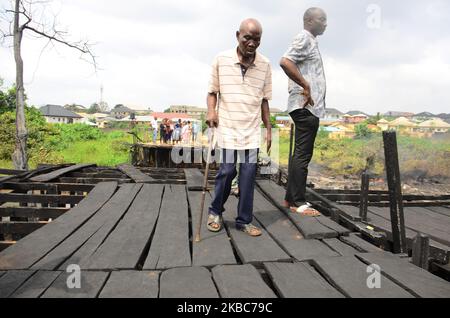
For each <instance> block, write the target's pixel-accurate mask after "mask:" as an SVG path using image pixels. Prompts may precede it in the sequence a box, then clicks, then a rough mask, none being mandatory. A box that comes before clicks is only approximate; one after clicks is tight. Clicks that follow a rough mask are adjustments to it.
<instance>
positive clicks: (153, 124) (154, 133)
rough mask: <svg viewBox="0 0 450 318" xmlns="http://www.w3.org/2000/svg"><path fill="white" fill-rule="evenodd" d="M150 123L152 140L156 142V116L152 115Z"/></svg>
mask: <svg viewBox="0 0 450 318" xmlns="http://www.w3.org/2000/svg"><path fill="white" fill-rule="evenodd" d="M150 124H151V125H152V140H153V143H154V144H156V138H157V137H158V117H153V119H152V120H151V122H150Z"/></svg>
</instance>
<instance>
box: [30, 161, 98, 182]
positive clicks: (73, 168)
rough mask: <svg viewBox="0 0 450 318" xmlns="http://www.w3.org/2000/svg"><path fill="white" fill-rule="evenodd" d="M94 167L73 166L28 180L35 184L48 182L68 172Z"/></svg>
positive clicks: (90, 165)
mask: <svg viewBox="0 0 450 318" xmlns="http://www.w3.org/2000/svg"><path fill="white" fill-rule="evenodd" d="M94 166H96V165H95V164H77V165H73V166H69V167H66V168H62V169H58V170H55V171H52V172H50V173H46V174H41V175H38V176H35V177H32V178H31V179H30V180H31V181H35V182H48V181H51V180H54V179H57V178H59V177H60V176H63V175H65V174H66V173H68V172H71V171H77V170H81V169H83V168H88V167H94Z"/></svg>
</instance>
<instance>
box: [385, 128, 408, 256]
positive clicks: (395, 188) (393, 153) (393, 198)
mask: <svg viewBox="0 0 450 318" xmlns="http://www.w3.org/2000/svg"><path fill="white" fill-rule="evenodd" d="M383 142H384V157H385V162H386V176H387V181H388V188H389V201H390V210H391V224H392V238H393V248H394V251H393V252H394V253H395V254H400V253H406V235H405V219H404V215H403V196H402V188H401V180H400V167H399V163H398V150H397V135H396V133H395V131H383Z"/></svg>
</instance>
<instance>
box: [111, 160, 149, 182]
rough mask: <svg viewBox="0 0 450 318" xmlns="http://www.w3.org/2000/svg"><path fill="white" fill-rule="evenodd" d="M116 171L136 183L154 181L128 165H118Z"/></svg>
mask: <svg viewBox="0 0 450 318" xmlns="http://www.w3.org/2000/svg"><path fill="white" fill-rule="evenodd" d="M117 169H119V170H120V171H122V172H123V173H124V174H126V175H127V176H129V177H130V178H131V179H133V181H134V182H136V183H146V182H152V181H154V179H153V178H152V177H150V176H148V175H146V174H145V173H143V172H141V171H139V170H138V169H137V168H135V167H133V166H132V165H128V164H123V165H119V166H117Z"/></svg>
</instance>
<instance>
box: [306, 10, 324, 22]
mask: <svg viewBox="0 0 450 318" xmlns="http://www.w3.org/2000/svg"><path fill="white" fill-rule="evenodd" d="M317 11H323V10H322V9H321V8H317V7H311V8H309V9H308V10H306V11H305V14H304V15H303V21H308V20H309V19H310V18H311V17H312V16H313V15H314V13H316V12H317Z"/></svg>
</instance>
